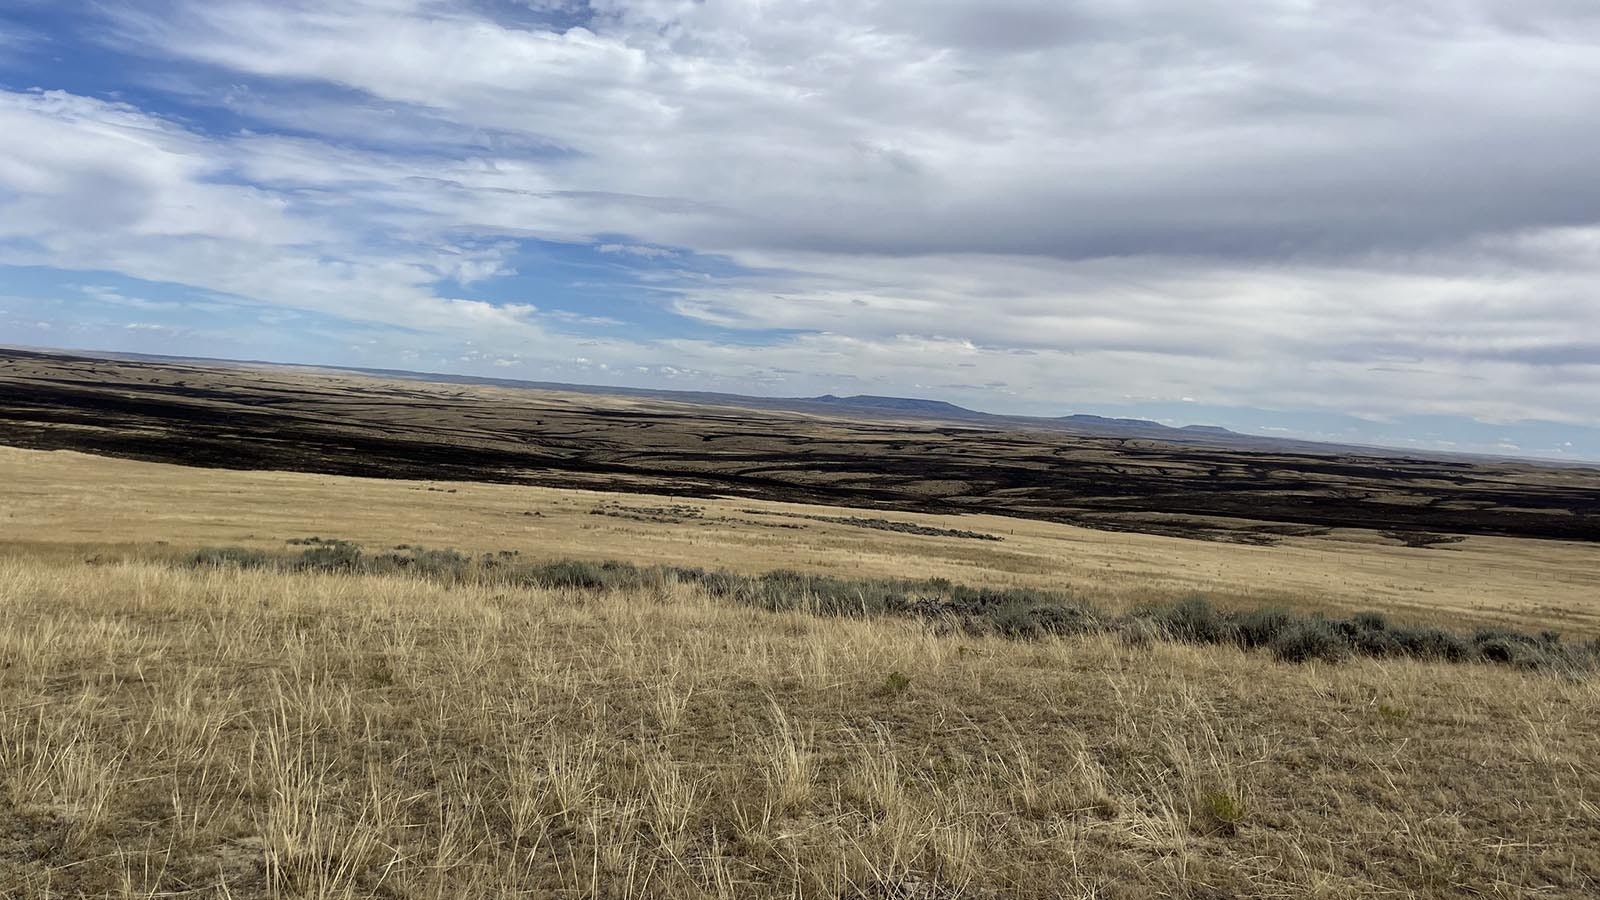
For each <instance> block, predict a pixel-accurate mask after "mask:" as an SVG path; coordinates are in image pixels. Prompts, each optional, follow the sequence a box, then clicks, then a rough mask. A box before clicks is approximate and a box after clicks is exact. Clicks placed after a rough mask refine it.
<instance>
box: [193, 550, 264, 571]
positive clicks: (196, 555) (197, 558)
mask: <svg viewBox="0 0 1600 900" xmlns="http://www.w3.org/2000/svg"><path fill="white" fill-rule="evenodd" d="M188 562H189V565H191V566H194V567H196V568H200V567H206V566H210V567H214V568H223V567H230V568H238V569H261V568H265V567H266V566H268V565H271V563H272V557H271V556H268V555H267V554H266V553H263V552H262V551H260V550H251V549H249V548H248V547H202V548H201V549H199V550H196V551H195V552H193V553H191V554H189V560H188Z"/></svg>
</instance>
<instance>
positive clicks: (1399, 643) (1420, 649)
mask: <svg viewBox="0 0 1600 900" xmlns="http://www.w3.org/2000/svg"><path fill="white" fill-rule="evenodd" d="M1389 637H1390V638H1391V639H1392V640H1393V641H1394V642H1395V646H1396V648H1397V649H1398V651H1399V652H1400V653H1403V654H1404V655H1406V656H1410V657H1413V658H1415V659H1434V660H1443V661H1445V662H1461V661H1463V660H1465V659H1467V658H1468V657H1469V656H1471V655H1472V647H1471V645H1469V644H1468V643H1467V641H1466V640H1465V639H1464V638H1462V637H1461V636H1460V635H1455V634H1451V633H1450V632H1448V631H1445V630H1444V629H1441V628H1394V629H1391V630H1390V631H1389Z"/></svg>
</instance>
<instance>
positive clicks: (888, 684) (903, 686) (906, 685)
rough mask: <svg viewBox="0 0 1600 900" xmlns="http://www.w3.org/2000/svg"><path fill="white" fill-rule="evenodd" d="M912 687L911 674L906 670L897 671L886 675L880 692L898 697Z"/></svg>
mask: <svg viewBox="0 0 1600 900" xmlns="http://www.w3.org/2000/svg"><path fill="white" fill-rule="evenodd" d="M910 689H911V676H910V675H907V674H905V673H904V672H900V671H895V672H890V673H889V674H888V675H886V676H884V679H883V686H882V687H881V688H879V693H882V694H884V695H885V696H889V697H898V696H900V695H901V694H904V693H905V692H906V691H908V690H910Z"/></svg>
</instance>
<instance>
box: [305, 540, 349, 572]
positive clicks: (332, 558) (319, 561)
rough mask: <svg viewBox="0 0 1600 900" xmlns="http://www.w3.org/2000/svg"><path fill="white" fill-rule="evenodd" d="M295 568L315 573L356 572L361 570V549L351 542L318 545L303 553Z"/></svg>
mask: <svg viewBox="0 0 1600 900" xmlns="http://www.w3.org/2000/svg"><path fill="white" fill-rule="evenodd" d="M295 567H296V568H300V569H306V570H308V571H313V572H354V571H356V570H357V569H360V568H361V548H360V547H358V546H356V545H355V544H352V543H350V542H349V541H334V542H324V543H321V544H317V545H315V546H313V547H311V548H310V549H307V550H303V551H301V553H300V559H299V560H298V561H297V562H296V564H295Z"/></svg>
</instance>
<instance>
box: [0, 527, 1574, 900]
mask: <svg viewBox="0 0 1600 900" xmlns="http://www.w3.org/2000/svg"><path fill="white" fill-rule="evenodd" d="M317 546H318V547H320V546H325V545H317ZM313 549H315V548H313ZM425 558H428V559H431V560H432V562H428V563H422V564H420V565H421V566H423V567H435V568H437V569H438V571H437V572H433V571H432V568H430V574H428V576H427V577H417V573H418V571H419V570H418V569H417V568H415V567H416V566H418V565H419V564H418V563H410V564H405V565H401V564H399V563H394V564H393V566H394V567H393V568H387V567H386V568H384V569H383V570H382V571H378V570H377V569H375V568H374V569H369V568H368V567H367V566H366V564H365V563H364V562H358V563H357V564H356V565H354V566H345V565H344V564H343V563H340V562H338V559H337V558H331V557H330V558H325V556H324V555H319V556H318V557H317V558H316V562H315V563H314V564H306V565H303V566H302V565H298V564H296V565H288V566H285V565H279V564H277V563H276V562H274V563H271V564H266V563H260V564H258V563H256V562H249V563H246V564H243V565H241V564H239V563H238V562H237V560H233V561H229V562H226V563H223V564H220V565H219V564H212V563H208V564H205V565H200V566H196V567H189V566H173V565H171V564H170V563H167V562H163V561H153V560H132V561H123V562H110V563H105V564H100V565H89V564H76V563H74V564H62V563H58V562H45V561H39V560H31V559H27V558H13V559H8V560H3V561H0V762H3V763H4V765H3V767H0V779H3V781H0V822H3V826H4V827H0V896H19V897H41V898H44V897H63V898H65V897H83V896H95V897H98V896H111V897H119V896H120V897H154V896H198V897H207V896H209V897H233V898H246V897H267V898H290V897H315V898H336V897H338V898H344V897H351V898H353V897H385V898H424V897H426V898H438V897H514V896H522V897H547V896H553V897H615V898H635V897H636V898H646V897H718V898H734V897H739V898H745V897H758V898H759V897H775V898H776V897H784V898H792V897H802V898H828V900H835V898H844V897H862V898H887V897H897V898H955V897H963V898H964V897H995V898H1000V897H1007V898H1009V897H1022V898H1046V897H1051V898H1053V897H1063V896H1065V897H1075V896H1082V897H1090V896H1093V897H1108V898H1118V897H1129V898H1132V897H1147V896H1168V897H1196V898H1200V897H1207V898H1209V897H1222V896H1257V897H1281V896H1325V897H1346V896H1369V895H1376V894H1397V895H1404V896H1418V897H1453V896H1460V895H1462V894H1464V893H1474V892H1476V893H1486V894H1491V895H1500V896H1514V895H1529V894H1537V895H1540V896H1570V897H1581V896H1589V895H1592V894H1593V892H1594V891H1595V889H1596V887H1597V884H1600V882H1597V878H1600V850H1596V847H1600V820H1597V818H1596V816H1595V815H1594V808H1593V801H1592V798H1593V797H1595V796H1597V795H1600V769H1597V767H1600V759H1597V758H1596V754H1595V753H1594V747H1595V746H1597V745H1600V744H1597V740H1600V733H1597V727H1600V726H1597V723H1600V715H1597V713H1600V691H1597V688H1596V686H1595V683H1594V682H1593V681H1589V680H1573V679H1564V678H1552V677H1550V676H1548V675H1545V674H1539V673H1529V672H1524V671H1520V670H1517V669H1514V668H1509V667H1497V666H1471V667H1459V666H1454V667H1447V666H1445V665H1444V664H1442V663H1440V662H1434V661H1422V660H1415V659H1410V658H1404V657H1392V658H1370V657H1369V658H1362V657H1357V658H1353V659H1352V660H1351V661H1350V662H1349V663H1348V664H1346V665H1343V666H1338V667H1329V666H1285V665H1281V664H1278V663H1277V662H1276V661H1275V660H1273V659H1272V658H1271V657H1270V656H1269V655H1266V654H1260V653H1249V652H1245V651H1244V650H1243V649H1242V648H1241V647H1239V646H1238V644H1237V643H1236V642H1235V643H1233V644H1227V643H1223V644H1218V645H1215V646H1209V645H1201V644H1191V643H1182V642H1176V641H1164V640H1155V641H1152V642H1150V643H1149V644H1147V645H1144V646H1140V645H1137V644H1134V643H1129V642H1127V641H1125V640H1123V639H1122V638H1121V636H1120V635H1119V634H1117V633H1114V632H1110V631H1104V630H1087V631H1084V632H1082V633H1077V634H1068V635H1067V636H1052V635H1040V636H1038V637H1037V639H1035V640H1027V641H1021V640H1015V639H1013V638H1011V637H1007V636H1006V635H1005V634H1004V633H1002V632H1000V631H998V630H991V631H989V632H985V633H976V632H968V631H966V630H962V629H956V630H944V631H940V630H939V629H930V628H927V627H926V623H925V622H924V621H923V620H922V619H920V618H918V617H908V616H894V615H866V616H862V615H842V614H835V615H831V616H825V617H819V616H817V615H814V614H813V612H814V611H816V610H823V611H833V612H835V613H840V612H843V611H845V610H847V609H850V608H852V607H851V606H850V603H846V602H845V600H846V599H847V598H845V597H844V596H843V595H841V596H839V597H833V598H831V599H830V598H829V597H826V596H825V597H822V598H818V597H815V596H814V597H812V598H811V599H808V600H805V601H804V602H796V603H792V604H784V605H781V606H774V608H768V607H767V605H764V604H762V603H756V602H730V601H731V599H732V595H730V594H729V593H727V592H726V589H725V588H718V587H715V586H714V585H715V581H714V578H713V576H712V575H711V574H707V575H705V576H704V577H702V578H698V579H696V578H691V577H678V575H676V574H673V573H668V572H656V571H647V570H639V577H638V579H637V580H636V581H628V580H626V579H628V578H632V577H633V576H631V575H628V576H625V575H624V574H620V573H624V572H625V570H623V569H619V568H615V567H613V568H605V567H596V568H595V570H594V571H593V572H590V571H587V570H584V569H583V568H582V566H581V565H580V566H578V567H576V568H572V567H568V568H559V569H549V570H548V571H550V572H552V573H560V574H559V578H560V582H559V586H551V585H546V584H537V583H529V582H526V581H524V580H522V579H520V578H510V577H507V578H499V579H494V578H484V577H480V576H479V572H480V570H481V571H482V572H491V571H492V572H498V573H506V572H509V571H515V570H516V564H515V563H514V562H513V561H506V560H501V561H500V562H499V563H497V564H496V565H494V566H488V565H486V564H485V562H484V560H483V559H482V558H481V557H480V558H474V559H471V560H464V558H463V559H462V560H456V559H453V558H449V557H443V556H437V557H425ZM356 559H357V560H358V561H359V560H363V559H366V556H365V555H360V556H357V557H356ZM496 559H498V557H496ZM324 563H330V564H329V565H324ZM386 565H387V564H386ZM449 572H457V573H458V574H457V575H450V574H447V573H449ZM441 573H444V574H441ZM785 579H788V580H787V581H786V580H785ZM785 579H776V580H774V581H773V582H772V583H770V584H768V583H765V582H759V581H758V583H756V584H754V585H752V586H751V587H750V588H749V590H750V591H752V592H767V593H757V594H755V595H754V596H755V597H756V599H760V597H776V596H777V590H778V585H781V584H787V583H791V582H792V581H793V579H792V578H790V577H788V576H785ZM596 581H599V582H605V583H608V585H609V586H604V587H594V586H593V583H594V582H596ZM828 590H831V588H829V589H828ZM840 590H843V589H842V588H841V589H840ZM876 590H877V589H876V588H872V587H863V588H861V590H860V592H859V594H858V595H856V596H854V597H850V598H848V599H849V600H850V602H852V603H854V604H855V606H854V608H857V609H860V608H866V607H870V606H871V605H872V604H873V603H874V602H875V601H874V598H875V597H877V596H879V595H878V594H877V593H875V591H876ZM953 595H954V588H951V589H950V591H949V592H947V596H953ZM1185 615H1188V616H1190V617H1191V618H1193V617H1196V616H1198V615H1199V611H1198V610H1189V611H1188V612H1187V613H1185ZM1140 621H1147V620H1143V619H1141V620H1140ZM1161 627H1163V628H1164V627H1166V626H1165V625H1162V626H1161ZM891 685H892V687H891Z"/></svg>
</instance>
